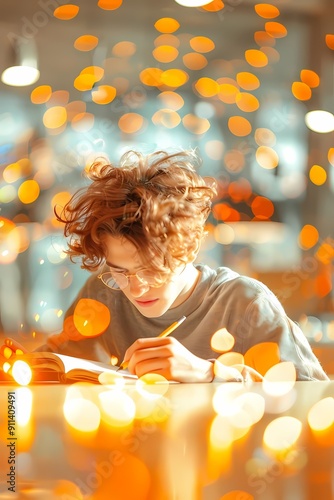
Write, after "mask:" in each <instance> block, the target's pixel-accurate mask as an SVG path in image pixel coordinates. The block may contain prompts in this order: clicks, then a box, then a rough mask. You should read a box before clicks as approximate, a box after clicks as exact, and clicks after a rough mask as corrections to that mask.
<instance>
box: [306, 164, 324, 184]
mask: <svg viewBox="0 0 334 500" xmlns="http://www.w3.org/2000/svg"><path fill="white" fill-rule="evenodd" d="M309 177H310V181H311V182H313V184H315V185H316V186H322V185H323V184H325V182H326V180H327V172H326V170H325V169H324V168H323V167H321V166H320V165H313V166H312V167H311V168H310V172H309Z"/></svg>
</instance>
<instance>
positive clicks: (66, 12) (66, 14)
mask: <svg viewBox="0 0 334 500" xmlns="http://www.w3.org/2000/svg"><path fill="white" fill-rule="evenodd" d="M78 13H79V7H78V6H77V5H73V4H70V3H68V4H66V5H61V6H60V7H57V8H56V9H55V10H54V12H53V15H54V16H55V17H56V18H57V19H61V20H62V21H69V20H70V19H73V18H74V17H76V16H77V15H78Z"/></svg>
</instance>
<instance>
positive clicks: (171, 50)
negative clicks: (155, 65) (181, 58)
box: [152, 45, 179, 63]
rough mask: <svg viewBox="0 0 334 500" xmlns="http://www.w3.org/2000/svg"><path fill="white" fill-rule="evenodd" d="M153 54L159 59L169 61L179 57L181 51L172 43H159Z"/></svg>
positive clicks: (164, 61) (163, 61)
mask: <svg viewBox="0 0 334 500" xmlns="http://www.w3.org/2000/svg"><path fill="white" fill-rule="evenodd" d="M152 54H153V57H154V59H156V60H157V61H159V62H162V63H169V62H172V61H174V60H175V59H176V58H177V56H178V55H179V51H178V50H177V49H176V48H175V47H172V46H171V45H159V46H158V47H156V48H155V49H154V50H153V52H152Z"/></svg>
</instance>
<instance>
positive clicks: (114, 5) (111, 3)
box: [97, 0, 123, 10]
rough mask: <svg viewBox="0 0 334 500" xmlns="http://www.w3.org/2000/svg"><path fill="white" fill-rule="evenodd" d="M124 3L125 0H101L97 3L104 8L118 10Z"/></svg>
mask: <svg viewBox="0 0 334 500" xmlns="http://www.w3.org/2000/svg"><path fill="white" fill-rule="evenodd" d="M122 3H123V0H99V1H98V2H97V5H98V6H99V7H100V9H103V10H116V9H118V8H119V7H120V6H121V5H122Z"/></svg>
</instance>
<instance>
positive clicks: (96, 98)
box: [92, 85, 116, 104]
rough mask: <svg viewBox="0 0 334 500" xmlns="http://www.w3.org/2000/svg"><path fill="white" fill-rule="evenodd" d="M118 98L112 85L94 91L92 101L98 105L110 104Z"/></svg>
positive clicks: (96, 88)
mask: <svg viewBox="0 0 334 500" xmlns="http://www.w3.org/2000/svg"><path fill="white" fill-rule="evenodd" d="M115 97H116V89H115V87H112V86H111V85H99V86H98V87H94V90H92V101H93V102H95V103H96V104H109V103H111V102H112V101H113V100H114V99H115Z"/></svg>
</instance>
